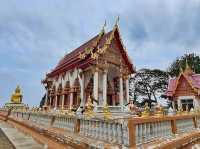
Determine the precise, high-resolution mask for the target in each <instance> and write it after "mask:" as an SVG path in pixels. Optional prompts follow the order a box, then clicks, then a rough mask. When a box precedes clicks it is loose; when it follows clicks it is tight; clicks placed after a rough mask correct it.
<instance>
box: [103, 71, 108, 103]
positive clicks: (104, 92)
mask: <svg viewBox="0 0 200 149" xmlns="http://www.w3.org/2000/svg"><path fill="white" fill-rule="evenodd" d="M107 73H108V72H107V70H104V72H103V105H105V104H106V103H107Z"/></svg>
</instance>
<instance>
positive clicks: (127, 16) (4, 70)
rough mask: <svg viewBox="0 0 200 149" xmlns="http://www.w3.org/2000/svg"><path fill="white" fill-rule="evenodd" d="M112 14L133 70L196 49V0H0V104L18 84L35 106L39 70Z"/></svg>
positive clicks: (199, 31)
mask: <svg viewBox="0 0 200 149" xmlns="http://www.w3.org/2000/svg"><path fill="white" fill-rule="evenodd" d="M118 15H119V16H120V22H119V25H120V31H121V35H122V39H123V42H124V44H125V46H126V48H127V50H128V53H129V55H130V57H131V59H132V60H133V63H134V65H135V66H136V68H137V69H140V68H144V67H145V68H160V69H163V70H165V69H166V68H167V67H168V66H169V64H170V63H171V62H172V61H173V60H174V59H175V58H176V57H178V56H181V55H183V54H184V53H185V52H186V51H187V52H196V53H197V54H199V53H200V18H199V15H200V1H198V0H190V1H188V0H82V1H81V0H80V1H78V0H77V1H76V0H57V1H55V0H20V1H19V0H6V1H3V0H1V4H0V105H3V104H4V103H5V102H6V101H8V100H9V98H10V94H11V93H12V92H13V90H14V89H15V87H16V85H18V84H19V85H20V86H21V87H22V89H23V94H24V102H25V103H28V104H30V105H38V104H39V101H40V100H41V98H42V96H43V94H44V89H43V86H42V85H41V79H42V78H44V76H45V73H46V72H48V71H50V70H51V69H53V67H54V66H55V65H56V64H57V62H58V61H59V59H60V58H61V57H63V56H64V54H65V53H67V52H70V51H71V50H73V49H74V48H76V47H78V46H80V44H82V43H84V42H85V41H87V40H88V39H90V38H91V37H93V36H94V35H96V34H98V33H99V31H100V30H101V27H102V25H103V24H104V21H105V20H106V21H107V27H106V30H107V31H109V30H111V29H112V27H113V25H114V23H115V19H116V17H117V16H118Z"/></svg>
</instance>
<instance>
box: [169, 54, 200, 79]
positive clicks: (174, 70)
mask: <svg viewBox="0 0 200 149" xmlns="http://www.w3.org/2000/svg"><path fill="white" fill-rule="evenodd" d="M186 62H187V63H188V65H189V66H190V68H191V69H192V70H193V71H194V72H195V73H200V57H199V56H198V55H196V54H194V53H190V54H184V55H183V56H181V57H178V58H176V60H175V61H173V62H172V64H171V65H170V66H169V68H168V70H167V71H168V72H169V74H170V76H172V77H173V76H178V75H179V74H180V71H181V69H182V70H183V71H184V70H185V68H186ZM180 67H181V68H180Z"/></svg>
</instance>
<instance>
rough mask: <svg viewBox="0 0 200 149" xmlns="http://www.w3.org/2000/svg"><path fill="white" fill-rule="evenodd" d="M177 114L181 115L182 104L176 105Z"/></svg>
mask: <svg viewBox="0 0 200 149" xmlns="http://www.w3.org/2000/svg"><path fill="white" fill-rule="evenodd" d="M177 114H178V115H181V114H183V109H182V106H179V107H178V111H177Z"/></svg>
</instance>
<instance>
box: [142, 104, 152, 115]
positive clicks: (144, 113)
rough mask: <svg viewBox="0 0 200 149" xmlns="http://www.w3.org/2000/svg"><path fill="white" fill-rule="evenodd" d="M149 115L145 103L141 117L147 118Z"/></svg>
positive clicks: (148, 109)
mask: <svg viewBox="0 0 200 149" xmlns="http://www.w3.org/2000/svg"><path fill="white" fill-rule="evenodd" d="M149 115H150V108H149V106H148V103H147V102H146V103H145V105H144V110H143V112H142V117H148V116H149Z"/></svg>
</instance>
